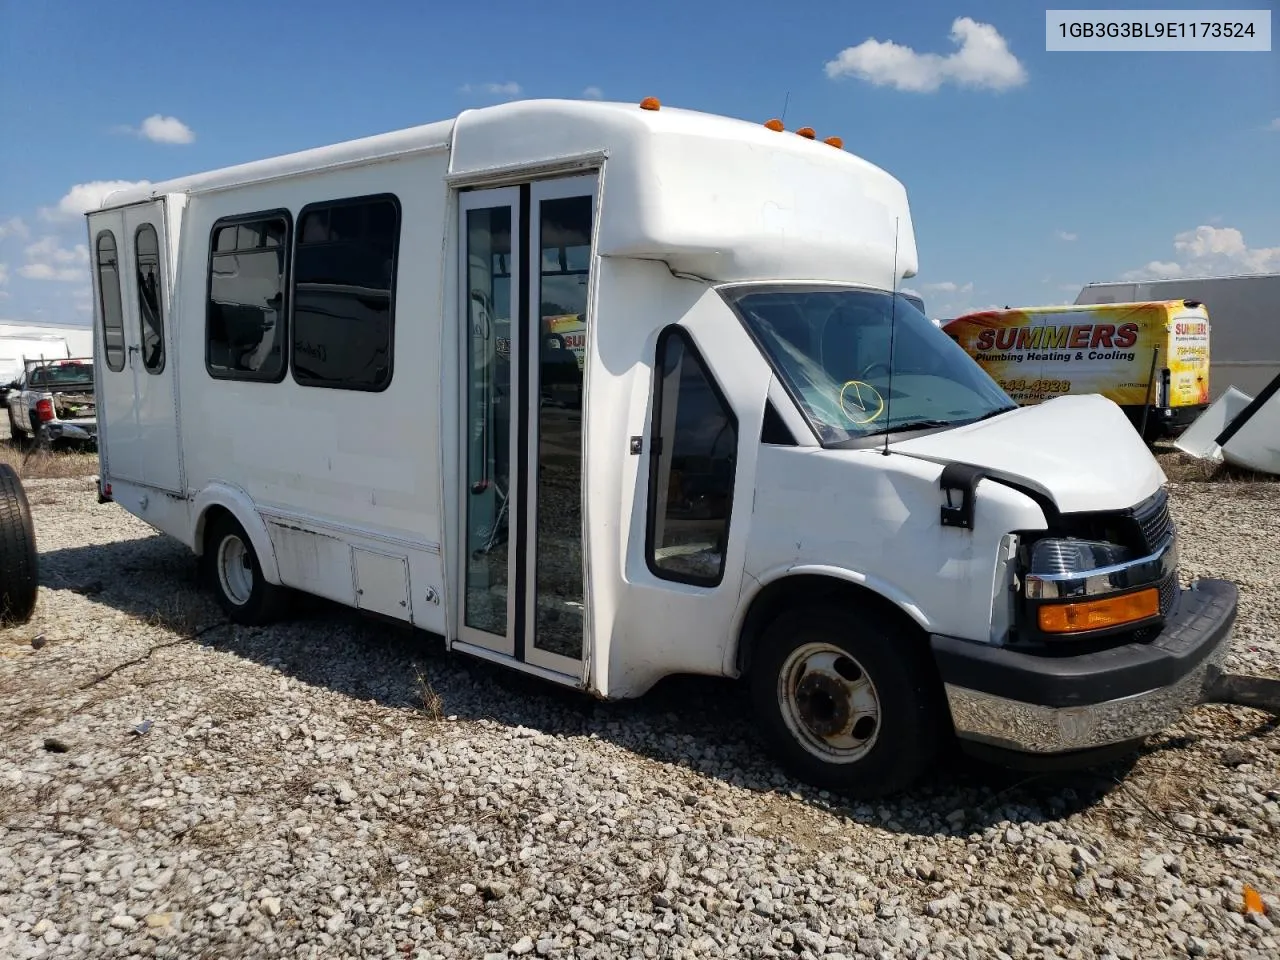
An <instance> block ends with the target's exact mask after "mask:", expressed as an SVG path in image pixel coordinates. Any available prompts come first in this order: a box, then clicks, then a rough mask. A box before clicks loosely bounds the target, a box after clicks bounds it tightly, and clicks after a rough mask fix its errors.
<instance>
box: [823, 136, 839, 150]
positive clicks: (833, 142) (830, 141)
mask: <svg viewBox="0 0 1280 960" xmlns="http://www.w3.org/2000/svg"><path fill="white" fill-rule="evenodd" d="M822 142H823V143H825V144H827V145H828V146H832V147H835V148H836V149H837V150H841V149H843V148H844V141H843V140H841V139H840V138H839V137H827V139H825V140H823V141H822Z"/></svg>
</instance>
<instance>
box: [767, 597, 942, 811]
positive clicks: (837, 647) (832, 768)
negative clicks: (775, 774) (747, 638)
mask: <svg viewBox="0 0 1280 960" xmlns="http://www.w3.org/2000/svg"><path fill="white" fill-rule="evenodd" d="M757 649H758V654H757V657H756V663H755V665H754V667H753V668H752V671H751V678H750V683H751V697H752V700H753V703H754V706H755V712H756V716H757V717H758V718H759V723H760V732H761V735H762V736H763V738H764V740H765V742H766V744H767V746H768V747H769V750H770V753H772V755H773V756H774V757H775V759H776V760H777V761H778V762H779V763H780V764H781V765H782V766H783V767H784V768H785V769H787V770H788V771H789V772H790V773H791V774H793V775H794V776H796V777H797V778H798V779H800V780H803V781H805V782H806V783H810V784H812V785H814V786H816V787H821V788H825V789H829V790H836V791H839V792H841V793H844V794H846V795H849V796H852V797H860V798H871V797H878V796H883V795H885V794H889V793H895V792H897V791H899V790H902V789H905V788H906V787H908V786H910V785H911V784H912V783H913V782H915V781H916V780H917V779H918V778H919V777H920V776H921V775H922V774H923V773H924V772H925V771H926V770H927V769H928V768H929V766H930V765H931V764H932V762H933V760H934V758H935V756H936V755H937V750H938V745H939V742H940V725H939V721H940V716H941V713H940V708H941V691H940V690H939V688H938V684H937V681H936V678H935V675H934V674H933V672H932V670H931V664H930V662H929V660H928V656H927V652H926V651H925V650H924V649H923V648H922V647H921V645H920V644H919V643H918V641H917V638H916V637H915V636H910V635H904V631H903V630H902V629H901V628H899V627H898V626H897V624H895V623H894V622H893V621H892V620H890V619H888V618H886V617H884V616H881V615H879V614H878V613H877V612H874V611H867V610H859V609H852V608H846V607H840V606H833V605H819V606H815V607H811V608H807V609H805V608H794V609H791V610H787V611H785V612H784V613H782V614H781V615H779V616H778V617H777V619H775V620H774V621H773V622H772V623H770V624H769V626H768V627H767V628H766V629H765V631H764V633H763V635H762V636H761V637H760V645H759V647H758V648H757Z"/></svg>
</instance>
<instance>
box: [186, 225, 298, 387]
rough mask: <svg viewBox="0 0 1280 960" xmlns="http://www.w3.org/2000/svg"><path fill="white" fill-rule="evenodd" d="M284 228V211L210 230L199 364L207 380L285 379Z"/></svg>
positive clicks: (286, 245)
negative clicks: (208, 378)
mask: <svg viewBox="0 0 1280 960" xmlns="http://www.w3.org/2000/svg"><path fill="white" fill-rule="evenodd" d="M289 228H290V219H289V214H288V212H287V211H284V210H277V211H271V212H269V213H257V214H252V215H249V216H243V217H231V218H226V219H223V220H219V221H218V222H217V223H215V224H214V225H213V232H212V233H211V235H210V238H209V298H208V302H207V303H206V306H205V361H204V362H205V367H206V369H208V371H209V375H210V376H211V377H215V378H217V379H220V380H265V381H269V382H273V383H278V382H280V381H281V380H283V379H284V366H285V361H284V343H285V319H284V318H285V306H286V304H285V291H286V288H287V286H288V277H287V273H288V263H289Z"/></svg>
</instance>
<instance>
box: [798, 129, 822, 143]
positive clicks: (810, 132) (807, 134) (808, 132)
mask: <svg viewBox="0 0 1280 960" xmlns="http://www.w3.org/2000/svg"><path fill="white" fill-rule="evenodd" d="M796 133H798V134H799V135H800V136H802V137H804V138H805V139H806V140H812V139H813V138H814V137H816V136H817V135H818V134H817V133H816V132H815V131H814V129H813V127H801V128H800V129H799V130H797V131H796Z"/></svg>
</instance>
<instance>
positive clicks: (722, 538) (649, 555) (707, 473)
mask: <svg viewBox="0 0 1280 960" xmlns="http://www.w3.org/2000/svg"><path fill="white" fill-rule="evenodd" d="M651 435H652V438H653V439H652V441H651V447H650V460H649V463H650V468H649V518H648V528H647V530H646V531H645V554H646V560H647V562H648V565H649V569H650V571H651V572H652V573H653V574H654V576H657V577H661V578H663V579H665V580H678V581H681V582H684V583H691V584H697V585H700V586H715V585H716V584H717V583H719V582H720V580H721V578H722V577H723V576H724V560H725V557H724V553H725V547H726V545H727V543H728V539H729V515H730V513H731V511H732V508H733V485H734V474H735V470H736V468H737V452H738V420H737V418H736V417H735V416H734V414H733V410H732V409H731V408H730V407H729V403H728V401H727V400H726V399H725V398H724V395H723V394H722V393H721V392H720V389H719V387H717V386H716V383H715V381H714V380H713V379H712V378H711V373H710V371H708V370H707V367H706V364H705V363H703V361H702V358H701V357H700V356H699V355H698V351H697V348H696V347H695V346H694V344H693V341H692V339H690V337H689V335H688V334H687V333H686V332H685V331H684V330H683V329H682V328H680V327H668V328H667V329H666V330H664V331H663V332H662V334H661V335H660V336H659V337H658V350H657V363H656V364H655V367H654V395H653V429H652V431H651Z"/></svg>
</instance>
